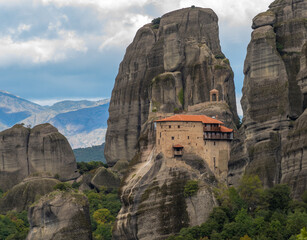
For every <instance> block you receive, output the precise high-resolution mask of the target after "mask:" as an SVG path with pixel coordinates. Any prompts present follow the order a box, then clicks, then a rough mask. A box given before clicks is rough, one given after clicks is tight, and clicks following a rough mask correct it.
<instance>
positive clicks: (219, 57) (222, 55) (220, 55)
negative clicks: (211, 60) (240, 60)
mask: <svg viewBox="0 0 307 240" xmlns="http://www.w3.org/2000/svg"><path fill="white" fill-rule="evenodd" d="M215 58H216V59H224V58H225V55H224V54H223V53H219V54H216V55H215Z"/></svg>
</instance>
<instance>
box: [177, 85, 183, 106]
mask: <svg viewBox="0 0 307 240" xmlns="http://www.w3.org/2000/svg"><path fill="white" fill-rule="evenodd" d="M178 100H179V102H180V103H181V105H183V101H184V96H183V88H181V89H180V91H179V93H178Z"/></svg>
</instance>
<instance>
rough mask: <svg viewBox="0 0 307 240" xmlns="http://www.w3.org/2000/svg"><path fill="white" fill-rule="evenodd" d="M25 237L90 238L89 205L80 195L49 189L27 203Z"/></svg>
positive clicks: (54, 239) (49, 239) (47, 239)
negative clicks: (33, 200)
mask: <svg viewBox="0 0 307 240" xmlns="http://www.w3.org/2000/svg"><path fill="white" fill-rule="evenodd" d="M28 219H29V223H30V232H29V234H28V236H27V238H26V239H27V240H41V239H44V240H75V239H79V240H89V239H92V232H91V222H90V214H89V205H88V201H87V198H86V197H85V195H83V194H79V193H74V192H60V191H56V192H52V193H50V194H48V195H46V196H44V197H43V198H41V199H40V200H39V202H38V203H36V204H35V205H34V206H31V207H30V209H29V212H28Z"/></svg>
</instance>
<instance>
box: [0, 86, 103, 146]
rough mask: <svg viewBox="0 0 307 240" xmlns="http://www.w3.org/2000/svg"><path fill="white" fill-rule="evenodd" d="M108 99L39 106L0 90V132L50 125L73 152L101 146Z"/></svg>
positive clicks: (66, 101)
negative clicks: (65, 138) (12, 128)
mask: <svg viewBox="0 0 307 240" xmlns="http://www.w3.org/2000/svg"><path fill="white" fill-rule="evenodd" d="M108 108H109V99H102V100H99V101H89V100H78V101H73V100H65V101H60V102H57V103H55V104H53V105H52V106H40V105H39V104H36V103H33V102H31V101H28V100H26V99H23V98H20V97H18V96H15V95H13V94H11V93H8V92H5V91H1V90H0V131H1V130H4V129H7V128H9V127H12V126H13V125H15V124H16V123H24V124H25V125H26V126H28V125H29V126H35V125H38V124H42V123H47V122H48V123H51V124H53V125H54V126H55V127H57V128H58V129H59V131H60V132H61V133H62V134H64V135H65V136H66V137H67V138H68V140H69V142H70V144H71V145H72V147H73V148H81V147H82V148H84V147H90V146H93V145H100V144H102V143H103V142H104V137H105V132H106V128H107V120H108V117H109V113H108Z"/></svg>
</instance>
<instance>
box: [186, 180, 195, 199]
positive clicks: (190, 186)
mask: <svg viewBox="0 0 307 240" xmlns="http://www.w3.org/2000/svg"><path fill="white" fill-rule="evenodd" d="M197 191H198V181H195V180H189V181H187V183H186V184H185V186H184V196H185V197H192V196H193V195H195V194H196V193H197Z"/></svg>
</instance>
